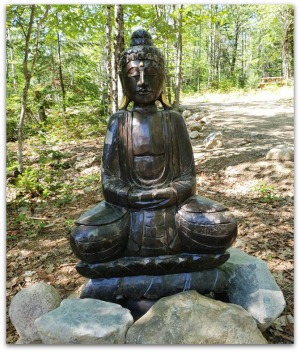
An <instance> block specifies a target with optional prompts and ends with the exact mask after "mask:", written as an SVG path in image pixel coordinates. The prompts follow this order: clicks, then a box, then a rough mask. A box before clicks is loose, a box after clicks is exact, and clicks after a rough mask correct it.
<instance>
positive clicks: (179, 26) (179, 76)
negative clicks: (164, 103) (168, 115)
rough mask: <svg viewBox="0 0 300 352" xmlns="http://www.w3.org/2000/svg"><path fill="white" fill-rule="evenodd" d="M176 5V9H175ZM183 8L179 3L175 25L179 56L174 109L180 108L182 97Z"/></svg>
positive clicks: (177, 58)
mask: <svg viewBox="0 0 300 352" xmlns="http://www.w3.org/2000/svg"><path fill="white" fill-rule="evenodd" d="M175 6H176V5H174V9H175ZM182 9H183V5H179V8H178V17H177V21H175V20H174V27H175V29H176V30H177V57H176V68H175V92H174V93H175V100H174V106H173V108H174V110H178V109H179V99H180V88H181V80H182V74H181V62H182Z"/></svg>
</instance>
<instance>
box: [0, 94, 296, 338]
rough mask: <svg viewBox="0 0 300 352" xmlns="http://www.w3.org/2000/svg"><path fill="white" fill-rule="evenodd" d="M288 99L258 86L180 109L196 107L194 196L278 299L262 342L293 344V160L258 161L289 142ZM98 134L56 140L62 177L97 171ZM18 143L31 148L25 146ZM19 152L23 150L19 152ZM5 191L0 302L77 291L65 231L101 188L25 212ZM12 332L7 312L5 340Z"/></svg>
mask: <svg viewBox="0 0 300 352" xmlns="http://www.w3.org/2000/svg"><path fill="white" fill-rule="evenodd" d="M293 106H294V102H293V96H292V92H291V90H284V89H282V90H280V91H274V92H268V91H258V92H257V93H255V94H253V93H252V94H251V95H250V94H248V95H247V94H246V95H240V96H237V95H236V94H235V95H233V94H232V95H230V94H229V95H221V94H220V95H217V94H216V95H210V96H202V97H197V96H195V97H193V98H191V97H189V98H186V99H183V101H182V109H183V110H186V109H190V110H193V111H197V112H200V113H201V114H202V115H203V116H205V120H206V124H204V127H203V129H202V130H201V131H200V136H199V137H198V138H197V139H193V140H192V145H193V149H194V155H195V163H196V169H197V184H198V194H201V195H203V196H205V197H208V198H211V199H214V200H216V201H219V202H221V203H223V204H225V205H227V206H228V208H230V210H231V211H232V212H233V214H234V215H235V216H236V218H237V220H238V223H239V233H238V239H237V241H236V242H235V244H234V247H236V248H240V249H241V250H243V251H245V252H246V253H248V254H250V255H253V256H256V257H258V258H261V259H263V260H264V261H265V262H266V263H267V265H268V267H269V269H270V271H271V272H272V274H273V276H274V277H275V279H276V281H277V284H278V285H279V287H280V288H281V290H282V291H283V294H284V297H285V299H286V308H285V310H284V312H283V313H282V315H281V316H280V317H279V318H278V319H277V320H276V321H275V322H274V323H273V324H272V326H271V327H270V328H268V329H267V331H265V332H264V336H265V337H266V339H267V340H268V342H269V343H270V344H291V343H293V342H294V322H293V317H294V177H293V175H294V163H293V162H292V161H284V162H283V161H276V160H266V158H265V157H266V154H267V152H268V151H269V150H270V149H271V148H272V147H275V146H278V145H282V144H284V145H288V146H291V147H293V143H294V140H293V138H294V110H293ZM213 131H221V132H222V134H223V146H222V147H219V148H216V149H205V147H204V144H203V140H204V139H205V137H207V135H208V134H209V133H210V132H213ZM102 143H103V138H99V139H97V140H95V139H89V140H81V141H79V142H76V143H72V142H70V143H59V145H58V146H57V148H58V149H59V151H61V152H64V151H66V150H68V153H69V155H70V157H69V159H70V160H73V161H74V160H75V163H71V164H72V167H71V168H69V169H67V170H66V171H65V175H64V179H65V182H66V183H67V182H72V180H74V179H76V178H78V177H80V176H81V175H84V174H88V173H95V174H97V173H99V172H100V155H101V147H102ZM26 148H32V145H31V146H29V145H28V146H27V147H26ZM25 154H26V153H25ZM11 192H12V190H11V189H9V187H8V189H7V196H8V202H7V234H8V239H7V277H6V281H7V289H6V291H7V307H9V304H10V301H11V299H12V297H13V296H14V295H15V294H16V293H17V292H18V291H20V290H21V289H22V288H25V287H28V286H30V285H32V284H33V283H35V282H38V281H42V280H44V281H45V282H48V283H49V284H51V285H52V286H54V287H55V288H56V289H58V290H59V292H60V294H61V297H62V298H67V297H68V296H69V295H70V294H72V293H74V292H79V291H80V288H81V286H82V285H83V284H84V282H85V279H84V278H83V277H80V275H79V274H77V272H76V270H75V268H74V266H75V264H76V263H77V259H76V258H75V256H74V255H73V253H72V251H71V249H70V247H69V243H68V235H69V232H70V229H71V227H72V224H71V223H72V220H74V219H76V218H77V217H78V216H79V214H80V213H81V212H82V211H84V210H86V209H88V208H89V207H92V206H94V205H95V204H97V203H98V202H99V201H100V200H102V194H101V185H100V184H99V182H96V183H95V186H91V187H87V188H85V189H84V190H83V189H78V190H77V191H76V192H75V193H76V194H75V196H74V199H72V201H70V202H68V203H67V204H61V205H59V206H58V205H57V203H54V202H51V200H50V201H49V202H48V204H47V207H46V208H45V207H40V206H39V205H38V204H35V205H34V207H31V208H30V209H25V210H24V209H23V210H20V209H17V208H15V207H14V206H13V196H11ZM20 211H25V212H27V215H26V216H28V217H31V218H33V219H44V221H45V223H46V226H44V227H43V228H42V229H40V230H39V232H38V233H37V234H29V235H28V233H27V234H25V233H24V232H23V230H24V229H22V226H20V225H18V226H16V223H15V222H14V221H13V220H14V219H15V218H16V217H17V216H18V215H19V213H20ZM17 339H18V335H17V333H16V331H15V329H14V327H13V326H12V324H11V322H10V319H9V317H8V314H7V343H8V344H13V343H15V342H16V341H17Z"/></svg>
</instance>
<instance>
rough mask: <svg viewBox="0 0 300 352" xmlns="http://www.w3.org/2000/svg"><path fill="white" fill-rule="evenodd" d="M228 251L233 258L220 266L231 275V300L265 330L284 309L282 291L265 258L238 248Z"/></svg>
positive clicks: (229, 295)
mask: <svg viewBox="0 0 300 352" xmlns="http://www.w3.org/2000/svg"><path fill="white" fill-rule="evenodd" d="M228 252H229V253H230V258H229V260H228V261H227V262H226V263H225V264H223V265H222V266H221V267H220V269H221V270H222V271H225V272H226V274H227V276H228V281H229V284H228V288H227V294H228V297H229V301H230V302H231V303H234V304H238V305H240V306H242V307H243V308H244V309H246V310H247V312H248V313H249V314H251V316H252V317H253V318H254V319H255V320H256V322H257V325H258V327H259V329H260V330H261V331H264V330H265V329H267V328H268V327H269V326H270V325H271V324H272V323H273V322H274V321H275V319H276V318H278V317H279V315H280V314H281V313H282V312H283V310H284V308H285V300H284V297H283V293H282V291H281V290H280V288H279V287H278V285H277V283H276V281H275V279H274V277H273V276H272V274H271V272H270V271H269V269H268V267H267V264H266V263H265V262H264V261H263V260H261V259H259V258H256V257H253V256H250V255H248V254H246V253H244V252H243V251H241V250H239V249H236V248H230V249H228Z"/></svg>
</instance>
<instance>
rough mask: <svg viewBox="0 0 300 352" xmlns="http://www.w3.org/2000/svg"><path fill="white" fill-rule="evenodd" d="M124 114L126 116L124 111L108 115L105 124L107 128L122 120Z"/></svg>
mask: <svg viewBox="0 0 300 352" xmlns="http://www.w3.org/2000/svg"><path fill="white" fill-rule="evenodd" d="M124 114H126V111H124V110H120V111H117V112H114V113H113V114H112V115H110V117H109V119H108V122H107V126H112V125H115V124H118V121H119V119H122V118H123V116H124Z"/></svg>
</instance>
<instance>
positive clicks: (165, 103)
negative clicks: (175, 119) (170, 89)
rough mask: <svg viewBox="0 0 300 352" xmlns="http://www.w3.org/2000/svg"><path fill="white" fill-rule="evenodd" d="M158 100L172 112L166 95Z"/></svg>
mask: <svg viewBox="0 0 300 352" xmlns="http://www.w3.org/2000/svg"><path fill="white" fill-rule="evenodd" d="M158 100H159V101H160V102H161V104H162V106H163V108H164V109H165V110H170V109H171V108H172V106H171V105H170V103H169V101H168V99H167V97H166V96H165V94H164V93H161V96H160V97H159V98H158Z"/></svg>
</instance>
